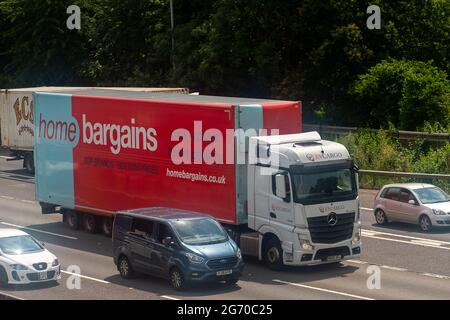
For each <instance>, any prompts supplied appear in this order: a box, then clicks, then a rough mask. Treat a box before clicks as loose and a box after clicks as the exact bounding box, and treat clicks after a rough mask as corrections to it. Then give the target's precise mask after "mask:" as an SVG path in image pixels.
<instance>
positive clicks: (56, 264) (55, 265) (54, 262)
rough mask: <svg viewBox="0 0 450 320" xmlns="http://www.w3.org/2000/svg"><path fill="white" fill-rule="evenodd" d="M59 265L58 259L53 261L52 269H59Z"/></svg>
mask: <svg viewBox="0 0 450 320" xmlns="http://www.w3.org/2000/svg"><path fill="white" fill-rule="evenodd" d="M58 265H59V261H58V259H55V260H53V263H52V267H57V266H58Z"/></svg>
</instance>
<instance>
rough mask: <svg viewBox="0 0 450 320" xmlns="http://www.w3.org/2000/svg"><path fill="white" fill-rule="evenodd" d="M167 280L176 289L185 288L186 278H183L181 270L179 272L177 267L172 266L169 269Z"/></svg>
mask: <svg viewBox="0 0 450 320" xmlns="http://www.w3.org/2000/svg"><path fill="white" fill-rule="evenodd" d="M169 281H170V285H171V286H172V288H174V289H175V290H177V291H182V290H185V289H187V282H186V279H185V278H184V275H183V272H181V270H180V269H178V268H177V267H173V268H172V269H171V270H170V274H169Z"/></svg>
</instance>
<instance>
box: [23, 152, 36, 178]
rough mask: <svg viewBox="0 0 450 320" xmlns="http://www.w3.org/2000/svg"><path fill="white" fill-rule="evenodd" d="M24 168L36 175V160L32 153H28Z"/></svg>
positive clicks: (24, 160)
mask: <svg viewBox="0 0 450 320" xmlns="http://www.w3.org/2000/svg"><path fill="white" fill-rule="evenodd" d="M23 166H24V167H25V169H27V171H28V173H30V174H34V158H33V154H32V153H26V154H25V157H24V158H23Z"/></svg>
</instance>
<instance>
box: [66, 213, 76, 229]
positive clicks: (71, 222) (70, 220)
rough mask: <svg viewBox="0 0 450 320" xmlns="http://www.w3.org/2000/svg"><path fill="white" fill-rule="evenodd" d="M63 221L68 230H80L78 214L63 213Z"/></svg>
mask: <svg viewBox="0 0 450 320" xmlns="http://www.w3.org/2000/svg"><path fill="white" fill-rule="evenodd" d="M64 215H65V221H66V223H67V225H68V226H69V228H70V229H72V230H78V229H80V214H79V213H78V212H76V211H74V210H68V211H66V212H65V213H64Z"/></svg>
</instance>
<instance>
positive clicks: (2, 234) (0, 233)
mask: <svg viewBox="0 0 450 320" xmlns="http://www.w3.org/2000/svg"><path fill="white" fill-rule="evenodd" d="M27 235H28V233H26V232H23V231H22V230H19V229H0V238H6V237H15V236H27Z"/></svg>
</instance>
